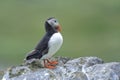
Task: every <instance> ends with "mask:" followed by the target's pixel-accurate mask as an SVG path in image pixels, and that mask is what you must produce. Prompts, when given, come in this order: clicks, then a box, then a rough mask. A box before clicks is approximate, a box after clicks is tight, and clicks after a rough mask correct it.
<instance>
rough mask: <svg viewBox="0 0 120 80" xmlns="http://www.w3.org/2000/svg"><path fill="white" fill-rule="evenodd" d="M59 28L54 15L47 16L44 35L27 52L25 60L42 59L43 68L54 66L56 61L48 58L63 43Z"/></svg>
mask: <svg viewBox="0 0 120 80" xmlns="http://www.w3.org/2000/svg"><path fill="white" fill-rule="evenodd" d="M61 30H62V29H61V25H60V24H59V22H58V20H57V19H55V18H54V17H50V18H48V19H47V20H46V21H45V31H46V32H45V35H44V36H43V38H42V39H41V40H40V41H39V43H38V44H37V45H36V47H35V48H34V49H33V50H32V51H31V52H29V53H28V55H27V56H26V60H31V59H42V60H43V62H44V67H45V68H49V69H53V68H55V65H57V64H58V61H50V60H49V59H50V58H51V57H52V56H53V55H54V54H55V53H56V52H57V51H58V50H59V49H60V47H61V46H62V44H63V37H62V35H61Z"/></svg>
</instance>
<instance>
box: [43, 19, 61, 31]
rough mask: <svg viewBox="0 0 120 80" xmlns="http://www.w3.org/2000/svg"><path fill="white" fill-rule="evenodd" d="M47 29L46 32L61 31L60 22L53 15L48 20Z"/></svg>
mask: <svg viewBox="0 0 120 80" xmlns="http://www.w3.org/2000/svg"><path fill="white" fill-rule="evenodd" d="M45 29H46V32H60V31H61V27H60V24H59V22H58V21H57V20H56V19H55V18H54V17H51V18H49V19H47V20H46V22H45Z"/></svg>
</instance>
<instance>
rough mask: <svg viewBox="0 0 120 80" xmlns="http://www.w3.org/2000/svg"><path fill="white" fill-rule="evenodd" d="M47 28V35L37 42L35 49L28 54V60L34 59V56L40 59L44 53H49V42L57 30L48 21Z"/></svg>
mask: <svg viewBox="0 0 120 80" xmlns="http://www.w3.org/2000/svg"><path fill="white" fill-rule="evenodd" d="M45 29H46V34H45V36H44V37H43V38H42V40H40V42H39V43H38V44H37V46H36V47H35V50H33V51H32V52H30V53H29V54H28V55H27V57H26V60H29V59H33V58H36V59H40V58H41V57H42V56H43V55H45V54H47V53H48V50H49V47H48V42H49V40H50V38H51V36H52V35H53V34H54V33H56V32H57V31H56V30H55V29H54V28H53V27H51V26H50V25H49V24H48V23H47V22H45Z"/></svg>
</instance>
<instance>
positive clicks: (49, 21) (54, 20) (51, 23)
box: [47, 18, 59, 27]
mask: <svg viewBox="0 0 120 80" xmlns="http://www.w3.org/2000/svg"><path fill="white" fill-rule="evenodd" d="M47 22H48V23H49V24H50V25H51V26H52V27H56V26H58V25H59V23H58V21H57V20H56V19H54V18H53V19H50V20H48V21H47Z"/></svg>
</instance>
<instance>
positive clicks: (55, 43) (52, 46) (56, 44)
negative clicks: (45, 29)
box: [42, 32, 63, 59]
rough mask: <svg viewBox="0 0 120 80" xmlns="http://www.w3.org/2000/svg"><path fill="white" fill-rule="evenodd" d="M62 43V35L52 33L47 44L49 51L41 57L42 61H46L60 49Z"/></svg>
mask: <svg viewBox="0 0 120 80" xmlns="http://www.w3.org/2000/svg"><path fill="white" fill-rule="evenodd" d="M62 43H63V38H62V35H61V34H60V33H59V32H58V33H54V34H53V35H52V36H51V38H50V40H49V43H48V47H49V51H48V53H47V54H46V55H44V56H43V57H42V59H48V58H50V57H52V56H53V55H54V54H55V53H56V52H57V51H58V50H59V49H60V47H61V45H62Z"/></svg>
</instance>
